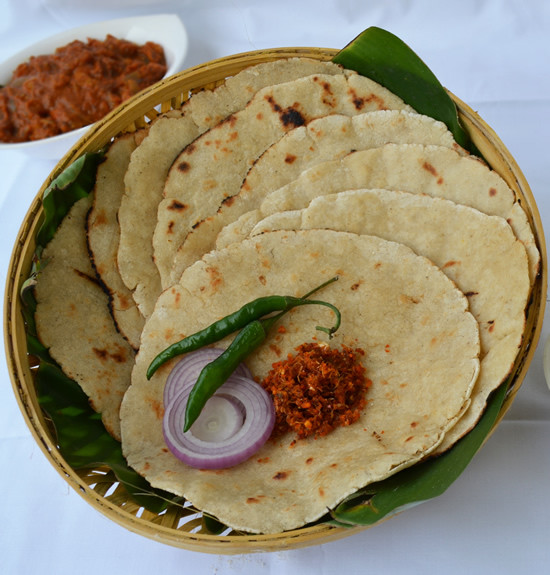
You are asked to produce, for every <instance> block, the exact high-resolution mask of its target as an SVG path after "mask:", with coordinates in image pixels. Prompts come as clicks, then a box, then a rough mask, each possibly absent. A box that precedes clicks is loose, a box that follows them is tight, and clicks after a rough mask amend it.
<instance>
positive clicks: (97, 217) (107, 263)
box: [86, 131, 144, 349]
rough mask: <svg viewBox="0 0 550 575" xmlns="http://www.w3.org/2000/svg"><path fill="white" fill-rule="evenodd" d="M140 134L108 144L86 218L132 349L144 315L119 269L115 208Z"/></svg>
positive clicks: (94, 255)
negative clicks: (90, 207)
mask: <svg viewBox="0 0 550 575" xmlns="http://www.w3.org/2000/svg"><path fill="white" fill-rule="evenodd" d="M141 137H143V131H139V132H137V133H132V134H126V135H124V136H121V137H120V138H117V139H116V140H114V141H113V142H112V144H111V145H110V147H109V149H108V150H107V152H106V153H105V159H104V161H103V162H102V163H101V164H100V165H99V167H98V169H97V175H96V183H95V186H94V190H93V195H92V198H93V203H92V209H91V210H90V212H89V213H88V218H87V221H86V223H87V234H88V248H89V250H90V258H91V260H92V264H93V266H94V268H95V270H96V272H97V274H98V276H99V277H100V278H101V281H102V283H103V285H104V286H105V289H106V290H107V292H108V293H109V306H110V308H111V313H112V315H113V319H114V321H115V323H116V325H117V328H118V330H119V331H120V333H122V334H123V335H124V337H125V338H126V339H127V340H128V342H129V343H130V345H131V346H132V347H133V348H134V349H138V348H139V340H140V337H141V330H142V329H143V323H144V318H143V316H142V314H141V312H140V311H139V308H138V307H137V305H136V302H135V301H134V298H133V296H132V292H131V291H130V290H129V289H128V287H127V286H126V284H125V283H124V282H123V281H122V278H121V276H120V272H119V268H118V246H119V241H120V227H119V224H118V209H119V207H120V201H121V198H122V194H123V193H124V175H125V174H126V170H127V168H128V163H129V161H130V156H131V154H132V152H133V151H134V150H135V149H136V147H137V145H138V142H139V139H140V138H141Z"/></svg>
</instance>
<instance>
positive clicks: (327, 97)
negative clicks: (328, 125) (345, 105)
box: [313, 76, 336, 108]
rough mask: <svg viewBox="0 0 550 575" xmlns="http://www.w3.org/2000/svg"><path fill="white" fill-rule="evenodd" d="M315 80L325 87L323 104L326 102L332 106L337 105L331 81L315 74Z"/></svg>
mask: <svg viewBox="0 0 550 575" xmlns="http://www.w3.org/2000/svg"><path fill="white" fill-rule="evenodd" d="M313 81H314V82H316V83H317V84H319V85H320V86H321V88H322V89H323V94H324V95H323V96H322V98H321V101H322V102H323V104H326V105H327V106H331V107H333V108H334V107H336V102H335V100H334V92H333V91H332V86H331V84H330V82H328V81H327V80H320V79H319V77H318V76H315V77H314V78H313Z"/></svg>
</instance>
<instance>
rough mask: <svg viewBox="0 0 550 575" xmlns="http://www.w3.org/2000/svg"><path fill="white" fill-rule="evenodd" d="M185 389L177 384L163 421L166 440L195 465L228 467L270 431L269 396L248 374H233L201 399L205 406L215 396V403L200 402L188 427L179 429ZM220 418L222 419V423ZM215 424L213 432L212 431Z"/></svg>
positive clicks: (243, 457)
mask: <svg viewBox="0 0 550 575" xmlns="http://www.w3.org/2000/svg"><path fill="white" fill-rule="evenodd" d="M190 390H191V388H188V389H187V388H185V389H183V390H181V391H180V392H179V393H178V394H177V395H176V396H175V397H174V399H173V400H172V401H171V402H170V403H169V404H168V405H166V409H165V412H164V421H163V431H164V439H165V441H166V445H167V446H168V447H169V449H170V451H171V452H172V453H173V454H174V455H175V456H176V457H177V458H178V459H180V460H181V461H183V462H184V463H186V464H187V465H190V466H192V467H196V468H199V469H224V468H226V467H232V466H234V465H237V464H239V463H242V462H243V461H245V460H247V459H248V458H249V457H250V456H252V455H253V454H254V453H256V451H258V450H259V449H260V447H261V446H262V445H263V444H264V443H265V442H266V441H267V439H268V438H269V436H270V435H271V432H272V430H273V427H274V425H275V407H274V405H273V401H272V400H271V397H270V396H269V394H268V393H267V392H266V391H265V390H264V389H263V388H262V387H261V386H260V385H258V384H257V383H256V382H255V381H253V380H252V379H249V378H246V377H243V376H240V375H235V374H233V375H232V376H231V377H230V378H229V379H228V380H227V381H226V382H225V383H224V385H223V386H222V387H221V388H220V389H219V391H218V392H217V393H216V394H214V396H212V397H211V398H210V399H209V400H208V402H207V403H206V406H208V405H209V404H210V402H211V401H212V400H214V399H215V400H216V403H215V405H213V406H212V407H211V408H210V407H209V408H208V410H207V407H206V406H205V408H204V409H203V411H202V413H201V415H200V416H199V418H198V419H197V421H196V422H195V423H194V424H193V426H192V427H191V429H190V430H189V431H188V432H187V433H184V432H183V422H184V419H185V406H186V405H187V398H188V396H189V392H190ZM219 400H221V401H219ZM243 412H244V419H243ZM203 417H204V418H205V419H204V421H202V422H201V419H202V418H203ZM224 420H225V421H226V422H227V423H223V424H222V422H223V421H224ZM199 422H200V423H199ZM197 424H199V425H198V427H196V426H197ZM216 427H217V429H218V433H215V432H213V431H214V429H215V428H216ZM206 428H208V430H207V431H206ZM195 434H196V435H195Z"/></svg>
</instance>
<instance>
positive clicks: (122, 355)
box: [92, 346, 128, 363]
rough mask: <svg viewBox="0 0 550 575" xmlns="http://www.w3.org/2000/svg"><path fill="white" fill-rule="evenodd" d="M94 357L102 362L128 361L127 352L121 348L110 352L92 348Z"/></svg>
mask: <svg viewBox="0 0 550 575" xmlns="http://www.w3.org/2000/svg"><path fill="white" fill-rule="evenodd" d="M92 351H93V352H94V355H95V356H96V357H97V358H98V359H99V360H100V361H110V360H112V361H114V362H115V363H125V362H126V361H128V355H127V353H126V351H125V350H124V349H123V348H122V347H119V346H115V349H114V350H112V351H110V350H108V349H102V348H99V347H92Z"/></svg>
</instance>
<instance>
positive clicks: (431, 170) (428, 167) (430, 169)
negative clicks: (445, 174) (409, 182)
mask: <svg viewBox="0 0 550 575" xmlns="http://www.w3.org/2000/svg"><path fill="white" fill-rule="evenodd" d="M422 168H423V169H424V170H426V171H427V172H429V173H430V174H432V176H437V175H438V174H437V170H436V169H435V168H434V166H432V164H430V162H428V161H425V162H424V163H423V164H422Z"/></svg>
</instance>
